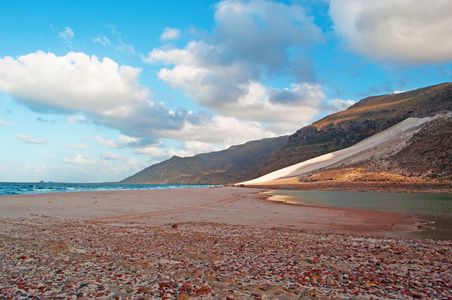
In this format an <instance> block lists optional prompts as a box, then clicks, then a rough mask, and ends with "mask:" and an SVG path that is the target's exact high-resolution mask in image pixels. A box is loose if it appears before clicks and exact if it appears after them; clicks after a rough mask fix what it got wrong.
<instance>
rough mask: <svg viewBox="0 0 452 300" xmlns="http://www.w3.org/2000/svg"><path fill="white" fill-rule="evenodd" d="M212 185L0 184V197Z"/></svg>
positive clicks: (204, 186)
mask: <svg viewBox="0 0 452 300" xmlns="http://www.w3.org/2000/svg"><path fill="white" fill-rule="evenodd" d="M208 187H213V186H212V185H175V184H119V183H54V182H38V183H36V182H34V183H32V182H0V195H20V194H42V193H63V192H84V191H116V190H156V189H180V188H208Z"/></svg>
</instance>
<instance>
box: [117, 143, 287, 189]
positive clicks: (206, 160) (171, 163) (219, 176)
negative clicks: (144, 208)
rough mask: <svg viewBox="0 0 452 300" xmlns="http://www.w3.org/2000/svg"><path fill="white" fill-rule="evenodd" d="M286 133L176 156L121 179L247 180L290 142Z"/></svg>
mask: <svg viewBox="0 0 452 300" xmlns="http://www.w3.org/2000/svg"><path fill="white" fill-rule="evenodd" d="M287 138H288V137H287V136H282V137H277V138H270V139H263V140H259V141H251V142H247V143H245V144H243V145H239V146H232V147H230V148H229V149H227V150H223V151H217V152H210V153H204V154H198V155H195V156H193V157H186V158H182V157H178V156H173V157H172V158H171V159H169V160H166V161H164V162H161V163H159V164H155V165H152V166H150V167H148V168H146V169H144V170H143V171H141V172H139V173H137V174H135V175H133V176H131V177H128V178H126V179H124V180H123V181H121V182H122V183H150V184H225V183H234V182H237V180H246V179H248V178H250V177H252V176H253V175H254V174H256V172H257V170H256V166H258V165H259V163H261V162H263V161H265V160H267V159H269V158H270V156H271V155H272V154H274V153H275V152H276V151H278V150H280V149H281V148H282V147H283V146H284V145H286V144H287Z"/></svg>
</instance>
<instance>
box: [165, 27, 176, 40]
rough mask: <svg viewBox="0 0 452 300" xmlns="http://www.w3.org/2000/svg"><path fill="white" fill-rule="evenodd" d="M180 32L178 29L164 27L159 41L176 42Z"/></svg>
mask: <svg viewBox="0 0 452 300" xmlns="http://www.w3.org/2000/svg"><path fill="white" fill-rule="evenodd" d="M179 35H180V31H179V29H175V28H169V27H166V28H165V30H164V31H163V33H162V35H161V36H160V40H162V41H170V40H177V39H178V38H179Z"/></svg>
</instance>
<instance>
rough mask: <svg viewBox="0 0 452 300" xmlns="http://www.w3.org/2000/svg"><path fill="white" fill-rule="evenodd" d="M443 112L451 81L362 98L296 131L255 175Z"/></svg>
mask: <svg viewBox="0 0 452 300" xmlns="http://www.w3.org/2000/svg"><path fill="white" fill-rule="evenodd" d="M442 111H452V83H443V84H439V85H435V86H430V87H426V88H421V89H417V90H414V91H410V92H405V93H399V94H391V95H383V96H374V97H368V98H365V99H362V100H360V101H359V102H358V103H356V104H354V105H352V106H350V107H349V108H348V109H346V110H344V111H341V112H338V113H335V114H332V115H329V116H327V117H325V118H323V119H321V120H319V121H317V122H315V123H313V124H312V125H309V126H306V127H303V128H301V129H300V130H298V131H297V132H295V133H294V134H293V135H291V136H290V137H289V139H288V142H287V145H286V146H285V147H283V148H282V149H281V150H280V151H278V152H277V153H275V155H273V156H272V157H271V158H270V159H269V160H268V161H266V162H264V163H263V164H262V165H261V166H260V169H261V172H260V173H259V174H256V175H257V176H256V177H258V176H262V175H264V174H267V173H270V172H272V171H275V170H278V169H281V168H284V167H287V166H291V165H294V164H296V163H299V162H302V161H305V160H308V159H311V158H313V157H317V156H320V155H323V154H326V153H329V152H333V151H336V150H340V149H343V148H346V147H350V146H352V145H354V144H356V143H358V142H360V141H362V140H364V139H365V138H368V137H369V136H371V135H373V134H376V133H378V132H381V131H383V130H386V129H388V128H389V127H391V126H394V125H395V124H397V123H399V122H401V121H403V120H405V119H407V118H409V117H418V118H422V117H428V116H433V115H434V114H436V113H438V112H442Z"/></svg>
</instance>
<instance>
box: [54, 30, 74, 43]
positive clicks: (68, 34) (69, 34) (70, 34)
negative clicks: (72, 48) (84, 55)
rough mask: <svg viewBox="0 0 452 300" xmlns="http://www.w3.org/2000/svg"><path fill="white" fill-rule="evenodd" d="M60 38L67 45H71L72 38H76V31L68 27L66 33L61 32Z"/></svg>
mask: <svg viewBox="0 0 452 300" xmlns="http://www.w3.org/2000/svg"><path fill="white" fill-rule="evenodd" d="M58 36H59V37H60V38H63V39H64V40H65V41H66V42H67V43H69V44H70V43H71V40H72V38H73V37H74V31H73V30H72V29H71V28H69V27H66V28H65V29H64V31H61V32H59V33H58Z"/></svg>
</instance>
